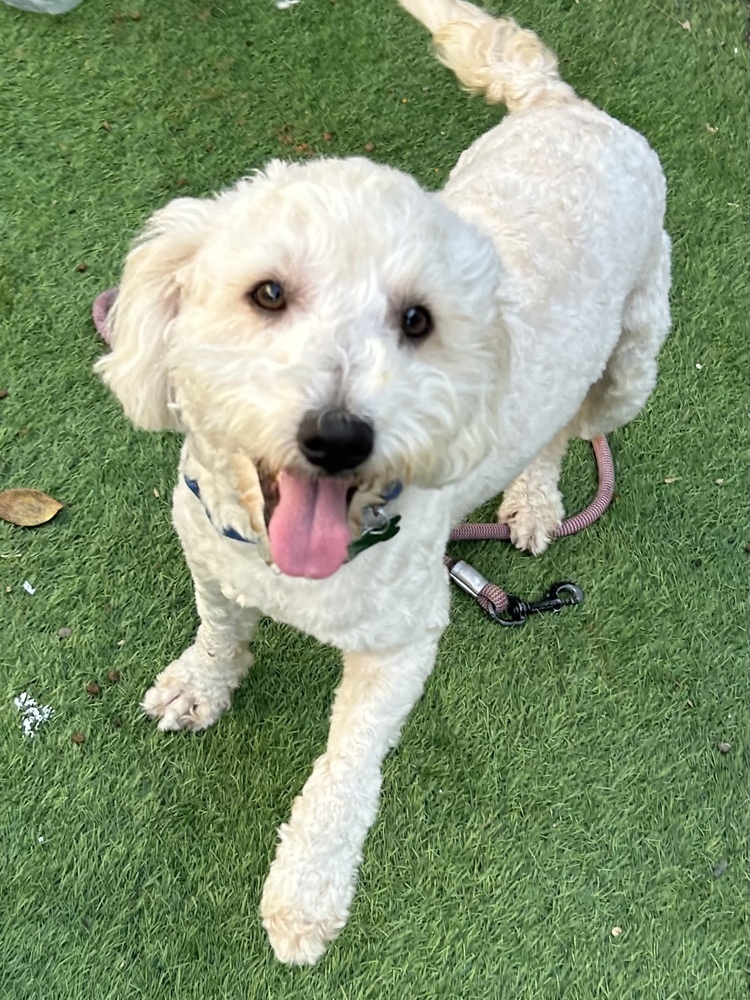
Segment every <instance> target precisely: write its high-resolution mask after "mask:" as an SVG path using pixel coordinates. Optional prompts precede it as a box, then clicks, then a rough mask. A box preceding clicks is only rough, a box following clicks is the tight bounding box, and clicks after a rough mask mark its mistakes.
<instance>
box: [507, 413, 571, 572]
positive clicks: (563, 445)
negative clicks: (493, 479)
mask: <svg viewBox="0 0 750 1000" xmlns="http://www.w3.org/2000/svg"><path fill="white" fill-rule="evenodd" d="M568 440H569V433H568V429H567V428H564V429H563V430H562V431H560V432H559V433H558V434H557V435H556V436H555V437H554V438H553V439H552V440H551V441H550V442H549V444H547V445H545V447H544V448H542V450H541V451H540V452H539V454H538V455H537V456H536V458H534V459H533V460H532V461H531V462H530V463H529V464H528V465H527V466H526V468H525V469H524V470H523V472H522V473H521V475H520V476H518V478H517V479H514V480H513V482H512V483H511V484H510V486H509V487H508V488H507V489H506V490H505V491H504V493H503V501H502V503H501V504H500V506H499V507H498V510H497V519H498V521H499V522H500V523H501V524H507V525H508V528H509V529H510V540H511V541H512V542H513V544H514V545H515V546H516V548H518V549H522V550H523V551H525V552H530V553H531V554H532V555H535V556H538V555H540V554H541V553H542V552H544V550H545V549H546V548H547V546H548V545H549V543H550V541H551V539H552V537H553V535H554V533H555V530H556V529H557V528H558V527H559V526H560V524H561V522H562V519H563V517H564V516H565V511H564V509H563V501H562V496H561V494H560V490H559V488H558V485H557V484H558V480H559V479H560V467H561V465H562V460H563V458H564V456H565V452H566V451H567V448H568Z"/></svg>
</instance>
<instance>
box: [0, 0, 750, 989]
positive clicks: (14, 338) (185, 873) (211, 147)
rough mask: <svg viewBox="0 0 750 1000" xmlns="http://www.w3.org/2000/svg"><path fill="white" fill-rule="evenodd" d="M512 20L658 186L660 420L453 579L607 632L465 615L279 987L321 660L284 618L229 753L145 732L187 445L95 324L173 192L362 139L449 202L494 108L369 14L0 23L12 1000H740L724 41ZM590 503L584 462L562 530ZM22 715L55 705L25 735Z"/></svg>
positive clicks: (629, 14)
mask: <svg viewBox="0 0 750 1000" xmlns="http://www.w3.org/2000/svg"><path fill="white" fill-rule="evenodd" d="M496 9H497V8H496ZM504 11H505V12H506V13H511V14H513V15H515V16H516V17H517V18H518V19H519V20H522V21H523V23H525V24H526V25H528V26H529V27H532V28H534V29H535V30H537V31H539V32H540V33H541V34H542V35H543V36H544V38H545V39H546V40H547V41H548V42H549V43H550V44H551V45H552V46H553V47H554V48H555V49H556V50H557V52H558V53H559V55H560V58H561V66H562V69H563V72H564V75H565V77H566V78H567V79H568V80H569V81H570V82H571V83H572V84H573V85H574V86H576V87H577V89H578V90H579V91H580V92H581V93H582V94H584V95H585V96H587V97H589V98H591V99H592V100H593V101H595V102H596V103H597V104H599V105H600V106H602V107H604V108H605V109H607V110H608V111H610V112H611V113H613V114H615V115H617V116H618V117H620V118H622V119H623V120H625V121H627V122H628V123H630V124H632V125H634V126H635V127H636V128H638V129H639V130H641V131H642V132H644V133H645V134H646V135H647V136H648V138H649V139H650V141H651V142H652V144H653V145H654V147H655V148H656V149H657V151H658V152H659V154H660V156H661V157H662V161H663V163H664V166H665V169H666V172H667V175H668V180H669V186H670V200H669V217H668V226H669V229H670V232H671V233H672V236H673V239H674V294H673V307H674V330H673V334H672V337H671V339H670V340H669V342H668V344H667V346H666V348H665V350H664V353H663V359H662V365H661V381H660V384H659V387H658V390H657V392H656V394H655V396H654V397H653V399H652V401H651V402H650V403H649V405H648V408H647V410H646V412H645V413H644V414H643V415H642V416H641V417H640V418H639V419H638V420H637V421H636V422H635V423H634V424H632V425H631V426H630V427H628V428H626V429H625V430H623V431H621V432H619V433H618V434H617V435H615V436H614V439H613V441H612V446H613V450H614V452H615V457H616V460H617V465H618V492H619V496H618V499H617V500H616V502H615V504H614V506H613V508H612V510H611V511H610V512H609V513H608V514H607V515H606V517H605V519H604V520H603V521H602V522H601V523H600V524H599V525H598V526H596V527H595V528H593V529H591V530H589V531H588V532H586V533H585V534H583V535H580V536H577V537H575V538H572V539H569V540H567V541H565V542H560V543H559V544H557V545H556V546H554V547H553V548H552V549H551V550H550V551H549V552H548V553H547V554H546V555H545V556H543V557H542V558H540V559H538V560H532V559H527V558H524V557H522V556H521V555H519V554H518V553H515V552H513V551H511V550H509V549H507V548H503V547H500V546H492V545H489V544H479V545H473V546H470V545H464V546H462V547H461V549H460V551H461V554H462V555H466V556H467V557H468V558H470V559H471V560H472V561H474V562H476V563H477V564H478V565H479V566H480V567H481V569H482V570H483V571H484V572H485V573H486V574H487V575H492V576H494V577H495V578H496V579H497V580H498V581H500V582H501V583H503V584H505V585H506V586H507V587H509V588H511V589H514V590H516V591H519V592H521V593H523V594H525V595H528V596H534V595H536V594H537V593H539V592H541V591H542V590H543V589H545V587H546V586H547V584H549V583H550V582H551V581H552V580H554V579H559V578H565V577H573V578H574V579H576V580H577V581H578V582H579V583H580V584H581V585H582V586H583V587H584V588H585V589H586V590H587V593H588V600H587V603H586V604H585V605H584V606H583V607H582V608H581V609H580V610H577V611H575V612H568V613H566V614H564V615H561V616H559V617H555V618H546V619H542V618H540V619H538V620H536V621H534V622H533V623H532V624H530V625H529V626H527V627H526V628H525V629H523V630H510V631H509V630H503V629H499V628H498V627H496V626H493V625H492V624H491V623H489V622H488V621H487V620H485V619H484V618H483V617H482V616H481V615H480V613H479V612H478V610H477V609H476V608H475V607H474V606H472V605H471V604H470V603H469V601H468V599H466V598H465V596H464V595H462V594H458V595H456V597H455V600H454V608H453V616H452V624H451V626H450V628H449V630H448V632H447V633H446V636H445V639H444V642H443V644H442V647H441V653H440V657H439V661H438V665H437V668H436V670H435V673H434V675H433V677H432V679H431V681H430V683H429V686H428V689H427V692H426V694H425V696H424V698H423V700H422V701H421V702H420V704H419V706H418V707H417V709H416V710H415V711H414V713H413V715H412V717H411V719H410V721H409V723H408V725H407V726H406V729H405V732H404V736H403V740H402V744H401V746H400V748H399V749H398V750H397V751H396V752H395V753H393V754H392V756H391V757H390V758H389V759H388V761H387V762H386V765H385V781H384V791H383V804H382V809H381V812H380V816H379V818H378V821H377V823H376V825H375V827H374V829H373V831H372V834H371V836H370V837H369V839H368V841H367V844H366V848H365V858H364V863H363V866H362V873H361V880H360V887H359V891H358V895H357V897H356V900H355V903H354V907H353V910H352V915H351V919H350V921H349V924H348V926H347V927H346V929H345V930H344V932H343V933H342V935H341V937H340V939H339V940H338V941H337V942H336V943H335V944H333V945H332V946H331V947H330V949H329V951H328V952H327V954H326V956H325V958H324V959H323V960H322V961H321V963H320V964H319V965H318V966H317V967H316V968H314V969H303V970H295V969H288V968H285V967H283V966H281V965H279V964H277V963H276V961H275V959H274V958H273V956H272V954H271V951H270V949H269V947H268V945H267V943H266V940H265V937H264V934H263V932H262V929H261V927H260V922H259V918H258V914H257V909H258V901H259V897H260V891H261V886H262V881H263V878H264V876H265V873H266V871H267V868H268V864H269V862H270V859H271V857H272V854H273V849H274V840H275V829H276V827H277V825H278V824H279V822H281V821H282V820H283V819H285V818H286V816H287V815H288V811H289V807H290V803H291V800H292V797H293V795H294V794H295V793H296V792H297V791H298V790H299V788H300V787H301V786H302V784H303V782H304V780H305V777H306V775H307V774H308V772H309V769H310V767H311V764H312V761H313V759H314V757H315V756H316V754H317V753H319V752H320V750H321V748H322V747H323V745H324V741H325V737H326V730H327V718H326V716H327V711H328V707H329V704H330V699H331V695H332V692H333V689H334V687H335V684H336V681H337V677H338V664H337V660H336V655H335V654H334V653H333V652H332V651H331V650H328V649H323V648H321V647H319V646H317V645H316V643H315V642H313V641H312V640H310V639H308V638H307V637H305V636H300V635H298V634H296V633H293V632H292V631H291V630H289V629H287V628H284V627H282V626H279V625H277V624H275V623H272V622H265V623H264V624H263V625H262V627H261V630H260V634H259V637H258V640H257V643H256V653H257V664H256V668H255V670H254V672H253V674H252V675H251V677H250V678H249V679H248V681H247V682H246V683H245V685H244V687H243V688H242V689H241V691H240V692H239V693H238V695H237V697H236V699H235V704H234V707H233V709H232V711H231V712H229V713H228V714H227V715H226V716H225V717H224V718H222V720H221V721H220V722H219V723H218V725H217V726H216V727H215V728H214V729H213V730H212V731H210V732H208V733H205V734H202V735H198V736H189V735H184V734H176V735H172V736H162V735H157V733H156V732H155V731H154V729H153V727H152V726H151V725H150V724H149V723H148V722H147V721H146V720H145V719H144V718H142V716H141V715H140V713H139V710H138V701H139V698H140V697H141V695H142V693H143V691H144V690H145V689H146V687H147V686H148V685H149V683H150V681H151V679H152V677H153V675H154V674H155V673H156V671H157V670H158V669H160V668H161V667H162V666H163V665H164V664H166V663H167V662H168V661H169V660H170V659H171V658H172V657H173V656H175V655H176V654H178V653H179V652H180V651H181V650H182V649H183V648H184V646H185V645H186V644H187V643H188V642H189V641H190V639H191V635H192V632H193V629H194V628H195V614H194V611H193V607H192V595H191V589H190V580H189V577H188V573H187V570H186V568H185V566H184V564H183V561H182V559H181V554H180V550H179V545H178V543H177V541H176V539H175V538H174V536H173V534H172V531H171V528H170V522H169V494H170V490H171V485H172V483H173V480H174V475H175V464H176V458H177V451H178V444H179V443H178V441H177V440H176V439H175V438H173V437H170V436H167V435H161V436H159V435H151V436H149V435H147V434H142V433H138V432H136V431H134V430H132V429H130V428H129V427H128V426H127V424H126V422H125V420H124V418H123V416H122V413H121V412H120V410H119V408H118V406H117V405H116V403H115V401H114V400H113V399H112V398H110V397H109V396H108V394H107V393H106V392H105V391H104V389H103V388H102V387H101V386H100V385H99V384H98V382H97V381H96V380H95V378H94V377H93V376H92V374H91V364H92V362H93V360H94V359H95V358H96V356H97V355H98V354H99V352H100V350H101V348H100V345H99V344H98V342H97V338H96V336H95V334H94V331H93V328H92V326H91V323H90V320H89V310H90V304H91V300H92V299H93V297H94V295H95V294H96V293H97V292H98V291H99V290H101V289H102V288H105V287H107V286H108V285H110V284H112V283H114V282H115V281H116V280H117V276H118V269H119V264H120V261H121V258H122V255H123V254H124V252H125V250H126V248H127V246H128V243H129V241H130V239H131V237H132V236H133V234H134V233H135V232H136V231H137V230H138V228H139V227H140V226H141V224H142V223H143V221H144V220H145V218H146V217H147V215H148V214H149V213H150V212H151V211H152V210H153V209H154V208H156V207H157V206H159V205H161V204H163V203H164V202H165V201H166V200H168V199H169V198H170V197H172V196H174V195H177V194H190V195H203V194H207V193H209V192H211V191H213V190H215V189H216V188H218V187H221V186H222V185H226V184H228V183H230V182H231V181H232V180H233V179H235V178H236V177H237V176H238V175H241V174H242V173H244V172H247V171H248V170H251V169H253V168H255V167H258V166H260V165H262V164H263V162H264V161H265V160H266V159H268V158H269V157H271V156H279V155H281V156H291V157H303V156H305V155H307V154H308V153H309V152H310V151H312V152H315V153H333V154H337V155H338V154H341V155H344V154H350V153H361V152H362V150H363V147H364V146H365V144H366V143H370V142H372V143H374V144H375V149H374V151H373V152H372V153H371V155H373V156H374V157H376V158H378V159H382V160H383V161H386V162H388V163H392V164H394V165H396V166H399V167H402V168H404V169H407V170H410V171H412V172H413V173H414V174H415V175H416V176H417V177H418V178H419V179H420V180H421V181H422V182H424V183H425V184H427V185H428V186H431V187H434V186H438V185H439V184H440V183H441V182H442V181H443V180H444V178H445V176H446V174H447V171H448V170H449V169H450V167H451V165H452V163H453V162H454V161H455V158H456V156H457V155H458V153H459V152H460V150H461V149H462V148H464V147H465V146H466V145H468V144H469V143H470V142H471V141H472V139H473V138H474V137H475V136H477V135H478V134H479V133H481V132H482V131H483V130H484V129H485V128H487V127H488V126H489V125H490V124H491V123H493V122H494V121H496V120H497V117H498V112H497V110H496V109H490V108H487V107H485V106H484V105H483V104H482V103H481V102H480V101H478V100H470V99H468V98H467V97H466V96H465V95H462V94H461V93H460V92H459V91H458V89H457V88H456V86H455V83H454V81H453V79H452V78H451V76H450V75H449V74H448V73H447V71H445V70H444V69H442V68H441V67H440V66H439V65H438V64H437V63H435V62H434V61H433V60H432V58H431V56H430V54H429V46H428V42H427V38H426V36H425V35H424V33H423V32H422V31H421V29H419V27H418V26H417V25H416V24H414V23H412V22H411V21H410V20H409V18H408V17H407V16H405V15H403V14H402V13H401V12H400V11H399V10H398V9H397V8H396V7H395V4H393V3H390V2H386V0H377V2H376V0H336V2H335V3H333V2H331V0H302V2H301V3H300V4H299V5H298V6H296V7H294V8H292V9H291V10H285V11H280V10H278V9H277V8H276V7H275V5H274V3H273V0H221V2H216V3H212V2H211V0H161V2H158V3H157V2H155V0H144V2H142V3H138V2H136V0H123V2H122V4H121V5H120V6H117V5H115V4H113V3H111V2H106V0H84V3H83V5H82V6H81V7H79V8H78V9H77V10H76V11H74V12H73V13H71V14H69V15H67V16H65V17H62V18H57V19H54V18H45V17H40V16H35V15H31V14H25V13H21V12H18V11H15V10H12V9H10V8H5V7H2V8H0V52H1V55H0V59H1V65H0V123H1V124H0V130H1V133H0V135H1V137H2V166H1V167H0V186H1V189H2V199H3V204H2V238H1V242H0V312H1V315H2V326H1V327H0V388H4V389H7V390H8V392H9V395H8V397H7V398H6V399H3V400H0V485H1V486H33V487H37V488H41V489H44V490H47V491H49V492H51V493H52V494H54V495H55V496H57V497H58V498H59V499H61V500H62V501H64V502H65V504H66V507H65V509H64V510H63V511H62V512H61V513H60V514H59V515H58V517H57V518H56V519H55V520H54V521H52V522H51V523H50V524H48V525H46V526H45V527H42V528H39V529H36V530H22V529H17V528H13V527H11V526H9V525H7V524H5V523H2V522H0V556H2V558H0V609H1V610H0V622H1V628H0V671H1V673H0V935H1V938H2V939H1V940H0V997H1V998H2V1000H84V998H86V1000H92V998H93V1000H131V998H146V1000H157V998H158V1000H161V998H165V997H175V998H177V1000H192V998H196V1000H219V998H226V1000H240V998H243V1000H244V998H255V997H258V998H261V997H263V998H264V997H273V998H276V997H295V998H301V1000H306V998H311V1000H312V998H315V1000H334V998H336V1000H339V998H347V1000H364V998H373V1000H374V998H389V1000H390V998H394V1000H395V998H399V1000H401V998H415V1000H416V998H420V1000H421V998H425V1000H427V998H430V1000H431V998H436V1000H447V998H459V997H460V998H472V1000H473V998H477V1000H479V998H501V1000H516V998H518V1000H532V998H533V1000H557V998H565V1000H589V998H595V997H596V998H599V997H602V998H613V1000H615V998H616V1000H636V998H638V1000H641V998H642V1000H739V998H740V997H745V996H747V991H746V982H745V978H744V969H745V966H746V964H747V960H746V945H747V941H746V935H747V917H746V912H747V891H746V886H747V883H746V873H747V867H746V847H747V842H746V830H747V820H748V811H747V798H748V796H747V721H748V719H747V682H746V671H747V643H746V634H745V593H746V572H745V563H746V560H747V555H746V551H745V546H746V543H747V541H748V535H747V501H746V488H747V476H746V471H747V433H746V423H745V409H746V402H747V395H746V385H747V377H748V358H747V335H748V329H747V326H748V324H747V307H748V296H747V292H748V288H747V269H746V259H747V238H746V230H745V222H746V219H747V207H748V204H747V203H748V199H747V165H746V150H747V133H748V130H747V111H746V100H745V91H746V77H747V55H746V46H745V40H744V37H743V27H744V26H743V17H742V11H741V8H740V5H739V4H738V3H734V2H727V0H710V2H705V0H704V2H698V0H685V2H681V0H677V2H676V3H675V2H673V0H655V2H651V0H629V2H625V0H619V2H614V0H580V2H578V0H560V2H550V0H527V2H525V3H516V4H515V5H513V6H511V7H507V8H504ZM137 14H139V15H140V17H137V16H136V15H137ZM688 22H689V24H688ZM326 133H327V134H328V136H326ZM295 147H300V148H298V149H297V148H295ZM83 263H85V264H86V269H85V270H78V269H77V267H76V266H77V265H78V264H83ZM698 366H700V367H698ZM592 475H593V472H592V466H591V459H590V456H589V454H588V452H587V450H586V448H585V447H584V446H583V445H580V446H578V447H576V448H574V449H573V452H572V454H571V456H570V459H569V461H568V463H567V466H566V470H565V483H564V485H565V490H566V495H567V497H568V500H569V506H570V508H571V509H572V508H575V507H576V506H578V505H580V504H581V503H582V502H583V501H584V500H585V499H586V497H587V495H588V493H589V492H590V484H591V481H592ZM665 480H674V481H673V482H666V481H665ZM154 491H156V493H158V495H155V493H154ZM24 580H28V581H30V582H31V583H32V584H33V585H34V586H35V587H36V593H35V594H34V595H33V596H32V595H30V594H28V593H26V592H25V591H24V590H23V588H22V583H23V581H24ZM61 627H67V628H70V629H72V635H71V636H70V637H69V638H67V639H60V638H58V636H57V631H58V629H59V628H61ZM110 670H117V671H119V673H120V680H119V682H117V683H110V682H109V681H108V680H107V673H108V671H110ZM93 679H97V680H98V681H99V682H100V683H101V685H102V688H103V692H102V696H101V697H100V698H98V699H92V698H91V697H90V696H89V695H87V693H86V691H85V687H86V684H87V683H88V682H89V681H91V680H93ZM22 691H27V692H29V694H30V695H31V696H33V697H34V698H36V699H37V700H38V701H39V702H40V704H47V705H51V706H53V707H54V715H53V717H52V718H51V719H50V720H49V721H48V722H47V723H46V724H45V725H44V726H43V727H42V728H41V729H40V731H39V733H38V734H37V736H35V737H34V738H33V739H24V737H23V736H22V734H21V731H20V727H19V722H20V718H19V715H18V713H17V712H16V709H15V708H14V706H13V698H14V697H15V696H17V695H19V694H20V693H21V692H22ZM115 723H119V725H117V724H115ZM74 732H82V733H84V734H85V738H86V742H85V743H84V744H83V745H75V744H73V743H72V742H71V734H72V733H74ZM717 742H728V743H730V744H731V749H730V751H729V752H728V753H726V754H722V753H721V752H720V751H719V750H718V749H717V747H716V744H717ZM40 838H43V839H42V840H41V841H40ZM615 926H618V927H621V928H622V934H621V935H620V936H619V937H613V936H612V934H611V930H612V928H613V927H615Z"/></svg>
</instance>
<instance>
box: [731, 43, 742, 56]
mask: <svg viewBox="0 0 750 1000" xmlns="http://www.w3.org/2000/svg"><path fill="white" fill-rule="evenodd" d="M739 51H740V50H739V49H738V48H737V46H736V45H735V47H734V48H733V49H732V52H734V54H735V55H737V53H738V52H739Z"/></svg>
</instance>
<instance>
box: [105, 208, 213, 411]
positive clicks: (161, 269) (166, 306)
mask: <svg viewBox="0 0 750 1000" xmlns="http://www.w3.org/2000/svg"><path fill="white" fill-rule="evenodd" d="M212 209H214V210H215V203H214V202H212V201H211V200H201V199H198V198H176V199H175V200H174V201H172V202H170V203H169V204H168V205H167V206H165V207H164V208H162V209H160V210H159V211H158V212H155V213H154V215H152V216H151V218H150V219H149V221H148V224H147V226H146V228H145V230H144V232H143V233H142V234H141V236H140V237H139V239H138V241H137V243H136V244H135V246H134V247H133V249H132V250H131V251H130V253H129V254H128V257H127V260H126V261H125V268H124V270H123V275H122V281H121V284H120V289H119V293H118V296H117V300H116V302H115V304H114V306H113V308H112V310H111V312H110V314H109V316H108V318H107V322H108V325H109V328H110V342H111V345H112V350H111V351H110V353H109V354H107V355H105V356H104V357H103V358H101V359H100V360H99V361H98V362H97V364H96V370H97V371H98V372H99V373H100V374H101V376H102V378H103V379H104V381H105V382H106V383H107V385H108V386H109V387H110V389H111V390H112V391H113V392H114V393H115V395H116V396H117V397H118V398H119V400H120V402H121V403H122V406H123V409H124V410H125V413H126V414H127V415H128V417H130V419H131V420H132V421H133V423H134V424H135V425H136V426H137V427H142V428H144V429H145V430H150V431H160V430H176V429H178V422H177V417H176V415H175V414H174V413H173V412H172V410H171V409H170V407H169V401H170V400H169V383H168V377H167V374H168V373H167V367H166V363H165V361H166V357H165V356H166V352H167V347H168V345H169V337H170V328H171V326H172V324H173V321H174V319H175V317H176V316H177V313H178V311H179V307H180V288H179V282H178V272H179V270H180V268H182V267H184V266H185V265H186V264H187V263H188V262H189V261H190V259H191V258H192V257H193V255H194V254H195V252H196V250H197V249H198V247H199V246H200V244H201V243H202V241H203V239H204V237H205V235H206V232H207V222H208V218H209V215H210V213H211V211H212Z"/></svg>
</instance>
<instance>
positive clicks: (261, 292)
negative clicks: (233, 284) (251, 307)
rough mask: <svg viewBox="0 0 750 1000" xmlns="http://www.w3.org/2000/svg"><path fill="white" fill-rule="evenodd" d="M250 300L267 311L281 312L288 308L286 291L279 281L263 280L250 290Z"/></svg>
mask: <svg viewBox="0 0 750 1000" xmlns="http://www.w3.org/2000/svg"><path fill="white" fill-rule="evenodd" d="M250 300H251V301H252V302H254V303H255V305H256V306H258V308H259V309H264V310H265V311H266V312H280V311H281V310H282V309H285V308H286V293H285V292H284V289H283V287H282V286H281V285H280V284H279V283H278V281H261V282H260V284H259V285H256V286H255V288H254V289H253V290H252V292H250Z"/></svg>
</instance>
